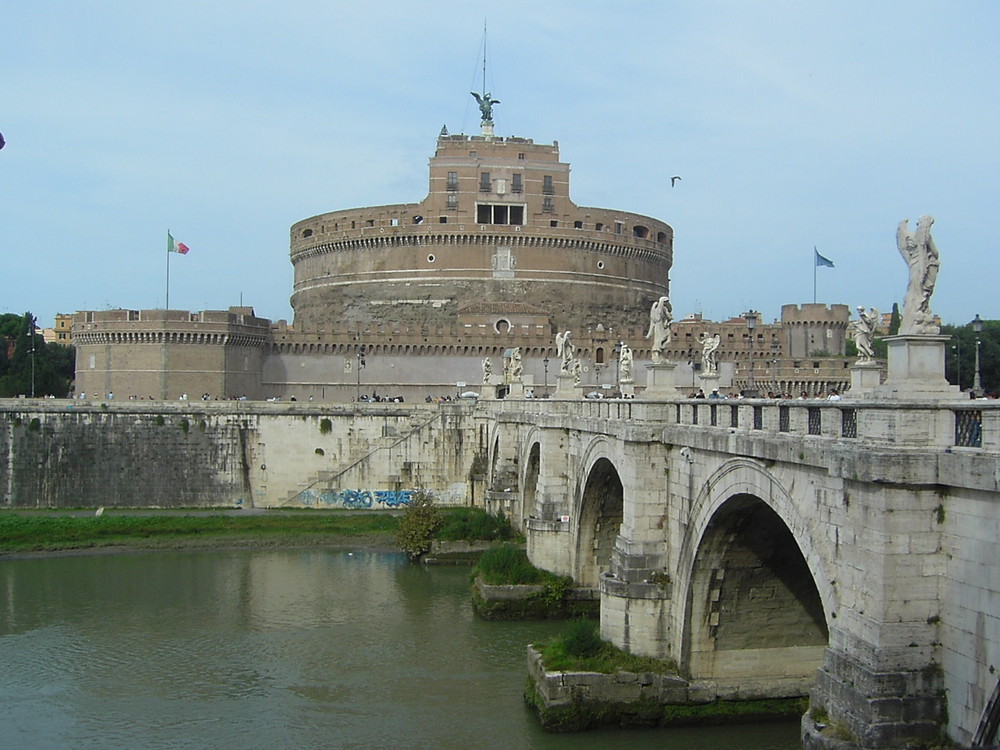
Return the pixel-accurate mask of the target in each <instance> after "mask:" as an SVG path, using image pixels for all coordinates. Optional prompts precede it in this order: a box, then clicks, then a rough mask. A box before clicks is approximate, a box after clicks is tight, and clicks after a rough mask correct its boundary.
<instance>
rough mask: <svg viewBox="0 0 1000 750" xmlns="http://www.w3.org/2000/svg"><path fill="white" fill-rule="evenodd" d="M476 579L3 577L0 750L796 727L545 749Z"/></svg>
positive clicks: (301, 555)
mask: <svg viewBox="0 0 1000 750" xmlns="http://www.w3.org/2000/svg"><path fill="white" fill-rule="evenodd" d="M468 575H469V570H468V568H440V567H425V566H419V565H412V564H409V563H408V562H407V561H406V559H405V557H404V556H402V555H396V554H384V553H373V552H366V551H361V550H359V551H355V552H347V551H340V550H325V549H322V550H321V549H308V550H303V549H279V550H273V549H269V550H219V551H202V550H199V551H171V552H162V551H158V552H143V553H125V554H114V555H90V556H68V557H53V558H41V559H8V560H2V561H0V665H2V666H0V675H2V679H0V748H31V749H33V750H43V749H45V748H74V749H79V750H83V749H88V748H170V749H175V748H192V749H194V748H199V749H203V748H204V749H207V748H217V749H228V748H233V749H234V750H235V749H237V748H239V749H240V750H255V749H256V748H260V749H261V750H265V749H266V750H271V749H272V748H289V749H292V748H294V749H295V750H301V749H308V748H396V749H403V748H414V749H416V748H475V749H476V750H490V749H492V748H504V749H505V750H510V749H512V748H513V749H517V748H567V749H569V748H572V749H573V750H591V749H593V748H619V747H623V748H624V747H627V748H630V749H632V748H634V749H637V750H644V749H646V748H692V749H697V750H738V749H743V748H746V749H747V750H790V749H791V748H797V747H798V746H799V743H798V725H797V723H794V722H793V723H783V724H766V725H748V726H739V727H710V728H696V729H674V730H634V731H605V732H587V733H579V734H563V735H553V734H546V733H544V732H542V731H541V730H540V729H539V728H538V724H537V721H536V719H535V717H534V715H533V714H532V713H531V712H530V711H529V710H528V709H526V708H525V706H524V703H523V700H522V697H521V696H522V692H523V689H524V685H525V680H526V674H527V673H526V668H525V646H526V644H527V643H529V642H531V641H533V640H539V639H543V638H544V637H546V636H547V635H549V634H551V633H553V632H555V631H556V630H558V628H559V627H560V624H559V623H547V622H529V623H493V622H485V621H483V620H480V619H478V618H476V617H475V616H474V615H473V613H472V610H471V606H470V603H469V596H468Z"/></svg>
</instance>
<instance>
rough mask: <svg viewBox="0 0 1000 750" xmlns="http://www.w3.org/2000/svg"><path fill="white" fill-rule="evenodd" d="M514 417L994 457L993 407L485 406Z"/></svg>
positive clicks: (997, 437)
mask: <svg viewBox="0 0 1000 750" xmlns="http://www.w3.org/2000/svg"><path fill="white" fill-rule="evenodd" d="M491 408H495V409H498V410H499V411H500V412H501V413H503V414H504V415H508V416H509V417H514V416H515V415H520V416H521V418H522V419H524V418H527V419H533V418H538V419H548V418H558V419H569V420H573V419H579V420H597V421H600V422H603V423H605V424H604V427H602V428H601V429H603V430H611V431H614V430H617V429H624V428H626V427H628V426H631V427H633V428H634V427H639V426H646V427H651V426H660V427H666V426H686V427H697V428H707V429H714V430H728V431H734V432H747V433H761V434H768V435H782V434H783V435H789V436H801V437H804V438H810V439H823V438H826V439H835V440H849V441H858V442H862V443H878V444H883V445H886V444H888V445H899V446H908V447H918V448H934V449H941V450H950V449H953V448H956V449H963V450H965V449H969V450H978V451H990V452H1000V401H983V400H980V401H961V400H960V401H940V402H937V401H935V402H930V401H919V402H918V401H913V402H909V401H897V400H888V399H887V400H864V401H862V400H851V399H846V398H845V399H843V400H841V401H826V400H819V399H803V400H773V399H738V400H737V399H674V400H669V401H640V400H638V399H636V400H622V399H595V400H558V399H551V400H549V399H540V400H537V401H527V402H525V401H520V400H517V401H515V400H510V401H501V402H495V403H494V404H491Z"/></svg>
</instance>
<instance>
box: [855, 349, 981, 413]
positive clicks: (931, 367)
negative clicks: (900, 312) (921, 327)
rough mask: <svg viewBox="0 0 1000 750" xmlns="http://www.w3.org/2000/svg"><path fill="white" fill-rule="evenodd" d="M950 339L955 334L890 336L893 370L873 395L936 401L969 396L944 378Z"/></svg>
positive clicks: (890, 367) (890, 361)
mask: <svg viewBox="0 0 1000 750" xmlns="http://www.w3.org/2000/svg"><path fill="white" fill-rule="evenodd" d="M950 340H951V336H942V335H940V334H937V335H931V334H926V335H910V336H887V337H886V338H885V339H884V341H885V342H886V344H888V346H889V371H888V375H887V376H886V379H885V383H884V384H882V385H879V386H877V387H876V388H875V391H874V393H873V396H874V397H875V398H886V399H888V398H898V399H922V400H923V399H926V400H934V401H937V400H942V399H960V398H965V396H964V394H963V393H962V391H961V389H960V388H959V387H958V386H957V385H949V383H948V381H947V380H946V379H945V377H944V357H945V344H947V343H948V341H950Z"/></svg>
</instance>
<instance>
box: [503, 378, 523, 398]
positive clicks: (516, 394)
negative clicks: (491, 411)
mask: <svg viewBox="0 0 1000 750" xmlns="http://www.w3.org/2000/svg"><path fill="white" fill-rule="evenodd" d="M507 398H524V383H522V382H521V381H520V380H518V381H517V382H515V383H510V384H508V386H507Z"/></svg>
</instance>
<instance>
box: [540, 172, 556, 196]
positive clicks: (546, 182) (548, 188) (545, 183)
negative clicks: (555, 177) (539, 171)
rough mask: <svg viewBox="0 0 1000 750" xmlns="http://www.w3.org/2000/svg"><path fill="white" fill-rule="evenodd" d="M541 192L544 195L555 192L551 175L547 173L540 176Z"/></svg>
mask: <svg viewBox="0 0 1000 750" xmlns="http://www.w3.org/2000/svg"><path fill="white" fill-rule="evenodd" d="M542 192H543V193H544V194H545V195H553V194H554V193H555V192H556V190H555V188H554V187H553V186H552V175H550V174H547V175H545V176H544V177H542Z"/></svg>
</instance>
